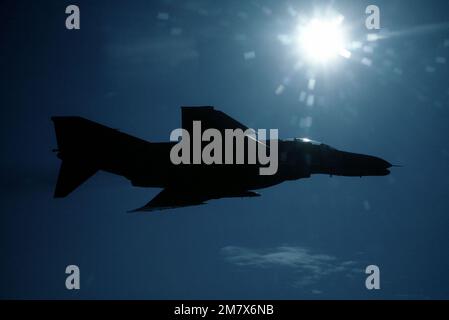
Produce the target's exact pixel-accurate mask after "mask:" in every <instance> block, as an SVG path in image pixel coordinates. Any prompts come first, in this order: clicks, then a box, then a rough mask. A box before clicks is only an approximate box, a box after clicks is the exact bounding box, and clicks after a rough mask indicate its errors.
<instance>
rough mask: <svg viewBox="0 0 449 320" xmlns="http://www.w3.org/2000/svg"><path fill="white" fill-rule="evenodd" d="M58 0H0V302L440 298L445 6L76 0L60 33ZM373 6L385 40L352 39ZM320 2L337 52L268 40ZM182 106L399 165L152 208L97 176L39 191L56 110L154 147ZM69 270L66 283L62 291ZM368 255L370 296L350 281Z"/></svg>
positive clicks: (52, 178)
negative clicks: (69, 285)
mask: <svg viewBox="0 0 449 320" xmlns="http://www.w3.org/2000/svg"><path fill="white" fill-rule="evenodd" d="M69 4H72V3H71V2H70V3H69V2H67V1H45V2H44V1H42V2H39V3H37V2H36V3H35V2H27V1H6V3H4V4H2V6H4V7H5V10H3V9H2V10H1V13H0V18H1V19H0V21H1V23H2V30H3V31H4V32H2V36H1V37H2V43H3V45H2V50H1V51H0V64H1V69H2V72H1V76H0V79H1V87H2V94H1V97H0V99H1V108H0V110H1V117H0V121H1V126H0V128H1V130H2V134H1V144H2V157H1V159H0V161H1V166H0V167H1V171H0V172H1V179H0V181H1V183H0V188H1V200H2V201H1V218H0V219H1V223H0V227H1V232H0V234H1V236H0V239H1V240H0V246H1V251H2V262H1V265H0V268H1V269H0V297H2V298H74V299H76V298H124V299H128V298H142V299H217V298H225V299H244V298H247V299H250V298H254V299H259V298H261V299H349V298H355V299H379V298H388V299H428V298H436V299H447V298H449V275H448V273H447V270H448V269H449V258H448V256H447V245H448V241H449V234H448V231H447V230H448V228H449V215H448V208H449V182H448V181H449V180H448V179H447V177H448V174H449V161H448V160H449V147H448V140H447V137H448V131H449V127H448V123H449V122H448V120H449V109H448V104H449V86H448V83H449V82H448V81H447V79H448V76H449V70H448V63H449V28H448V23H449V7H448V6H447V4H445V2H443V1H436V0H435V1H431V2H423V1H405V0H404V1H401V0H396V1H375V3H374V2H372V1H371V2H369V1H334V2H331V1H226V2H217V1H152V2H151V3H150V2H146V1H132V2H123V1H107V2H106V1H95V2H93V1H77V4H78V5H79V7H80V11H81V29H80V30H77V31H74V30H71V31H69V30H66V29H65V27H64V22H65V18H66V14H65V13H64V12H65V7H66V6H67V5H69ZM368 4H377V5H378V6H379V8H380V10H381V28H382V29H381V31H380V34H381V35H385V39H382V40H379V41H375V42H369V41H366V34H367V33H368V31H367V30H366V28H365V26H364V19H365V18H366V15H365V13H364V11H365V7H366V6H367V5H368ZM326 7H330V8H332V10H333V12H338V13H339V14H341V15H343V16H344V17H345V20H344V24H345V26H347V28H348V34H349V36H348V37H350V39H351V43H352V46H351V52H352V55H351V57H350V58H349V59H346V58H343V57H338V58H337V59H336V60H335V61H334V62H332V63H331V64H329V65H328V66H327V67H326V68H321V67H317V66H311V65H310V64H308V63H307V62H304V61H303V63H299V64H298V62H300V61H302V58H301V57H300V56H298V54H297V52H295V50H294V48H293V47H292V45H291V44H290V45H288V44H286V43H283V41H282V39H284V38H285V35H291V34H292V32H293V30H294V28H295V27H296V25H297V24H298V19H299V17H303V16H304V17H310V16H312V15H313V14H314V13H316V12H317V11H319V10H320V9H322V8H326ZM284 42H285V41H284ZM363 61H365V62H363ZM367 61H369V63H367ZM298 66H299V67H298ZM311 79H313V80H314V81H315V86H314V88H313V90H310V87H309V82H310V80H311ZM279 88H282V89H279ZM311 95H313V102H312V103H310V101H312V100H311V98H309V97H310V96H311ZM308 101H309V103H308ZM182 105H213V106H215V107H216V108H218V109H220V110H222V111H224V112H226V113H228V114H229V115H231V116H232V117H234V118H236V119H237V120H239V121H240V122H242V123H244V124H246V125H248V126H250V127H253V128H278V129H279V136H280V137H281V138H288V137H309V138H312V139H315V140H319V141H323V142H325V143H327V144H329V145H331V146H334V147H336V148H338V149H342V150H347V151H353V152H360V153H366V154H372V155H376V156H379V157H382V158H384V159H386V160H388V161H390V162H391V163H396V164H402V165H404V167H403V168H394V170H393V172H392V174H391V175H390V176H388V177H368V178H362V179H360V178H345V177H332V178H330V177H328V176H313V177H312V178H310V179H305V180H299V181H293V182H286V183H283V184H281V185H278V186H275V187H272V188H269V189H265V190H262V191H261V194H262V197H259V198H249V199H222V200H216V201H211V202H210V203H209V204H207V205H205V206H200V207H190V208H183V209H177V210H170V211H165V212H156V213H154V212H153V213H148V214H129V213H126V211H127V210H129V209H133V208H136V207H139V206H141V205H143V204H145V203H146V202H148V201H149V200H150V199H151V198H152V197H153V196H154V195H156V194H157V193H158V192H159V190H158V189H140V188H133V187H131V186H130V185H129V183H128V182H127V181H126V180H125V179H123V178H121V177H117V176H111V175H108V174H106V173H99V174H97V175H95V176H94V177H93V178H91V179H90V180H89V181H88V182H86V183H85V184H84V185H82V186H81V187H80V188H79V189H77V190H76V191H75V192H74V193H73V194H71V195H70V196H69V197H67V198H64V199H53V198H52V195H53V188H54V184H55V182H56V177H57V173H58V168H59V160H58V159H57V158H56V156H55V154H54V153H52V152H51V150H52V149H53V148H55V147H56V140H55V136H54V132H53V127H52V123H51V121H50V117H51V116H54V115H80V116H84V117H86V118H89V119H91V120H94V121H98V122H100V123H102V124H105V125H108V126H111V127H114V128H119V129H120V130H122V131H124V132H127V133H129V134H132V135H136V136H138V137H140V138H144V139H147V140H150V141H166V140H168V138H169V134H170V132H171V131H172V130H173V129H175V128H178V127H179V126H180V121H181V118H180V106H182ZM69 264H76V265H78V266H79V267H80V269H81V290H79V291H68V290H66V289H65V286H64V283H65V277H66V274H65V273H64V271H65V267H66V266H67V265H69ZM370 264H375V265H378V266H379V268H380V271H381V289H380V290H377V291H368V290H366V288H365V286H364V283H365V277H366V275H365V274H364V269H365V267H366V266H367V265H370Z"/></svg>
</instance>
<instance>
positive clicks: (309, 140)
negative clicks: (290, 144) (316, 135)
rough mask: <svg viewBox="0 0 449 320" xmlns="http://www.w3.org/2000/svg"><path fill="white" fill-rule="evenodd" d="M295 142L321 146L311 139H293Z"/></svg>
mask: <svg viewBox="0 0 449 320" xmlns="http://www.w3.org/2000/svg"><path fill="white" fill-rule="evenodd" d="M295 140H296V141H298V140H299V141H301V142H304V143H311V144H314V145H316V146H319V145H322V143H321V142H319V141H316V140H312V139H309V138H295Z"/></svg>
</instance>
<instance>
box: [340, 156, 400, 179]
mask: <svg viewBox="0 0 449 320" xmlns="http://www.w3.org/2000/svg"><path fill="white" fill-rule="evenodd" d="M341 156H342V161H341V175H343V176H386V175H388V174H390V170H388V169H389V168H391V167H392V165H391V163H389V162H388V161H385V160H384V159H381V158H378V157H373V156H369V155H364V154H358V153H351V152H343V151H342V152H341Z"/></svg>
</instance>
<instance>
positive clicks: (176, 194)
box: [129, 188, 260, 212]
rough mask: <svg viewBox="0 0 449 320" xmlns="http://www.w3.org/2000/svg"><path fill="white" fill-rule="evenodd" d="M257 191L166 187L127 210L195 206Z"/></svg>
mask: <svg viewBox="0 0 449 320" xmlns="http://www.w3.org/2000/svg"><path fill="white" fill-rule="evenodd" d="M258 196H260V195H259V194H258V193H256V192H253V191H246V190H245V191H237V192H226V193H208V192H206V191H203V192H201V191H199V190H195V191H189V190H179V189H172V188H166V189H164V190H162V191H161V192H160V193H159V194H158V195H157V196H156V197H154V198H153V199H151V201H150V202H148V203H147V204H146V205H144V206H143V207H141V208H137V209H134V210H131V211H129V212H139V211H155V210H166V209H173V208H179V207H188V206H197V205H201V204H206V202H205V201H207V200H211V199H219V198H236V197H258Z"/></svg>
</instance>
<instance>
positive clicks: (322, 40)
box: [297, 17, 351, 64]
mask: <svg viewBox="0 0 449 320" xmlns="http://www.w3.org/2000/svg"><path fill="white" fill-rule="evenodd" d="M342 20H343V17H340V18H337V19H333V20H321V19H317V18H315V19H312V20H310V21H309V23H307V24H306V25H304V26H300V27H299V28H298V29H299V30H298V31H299V35H298V39H297V41H298V45H299V49H300V50H301V52H302V53H303V54H304V55H305V57H306V58H307V59H308V60H309V61H311V62H314V63H323V64H325V63H327V62H328V61H330V60H333V59H334V58H335V57H337V56H339V55H340V56H343V57H345V58H349V56H350V54H351V53H350V52H349V51H348V50H346V49H345V45H346V39H345V34H344V32H343V28H342V26H341V23H342Z"/></svg>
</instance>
